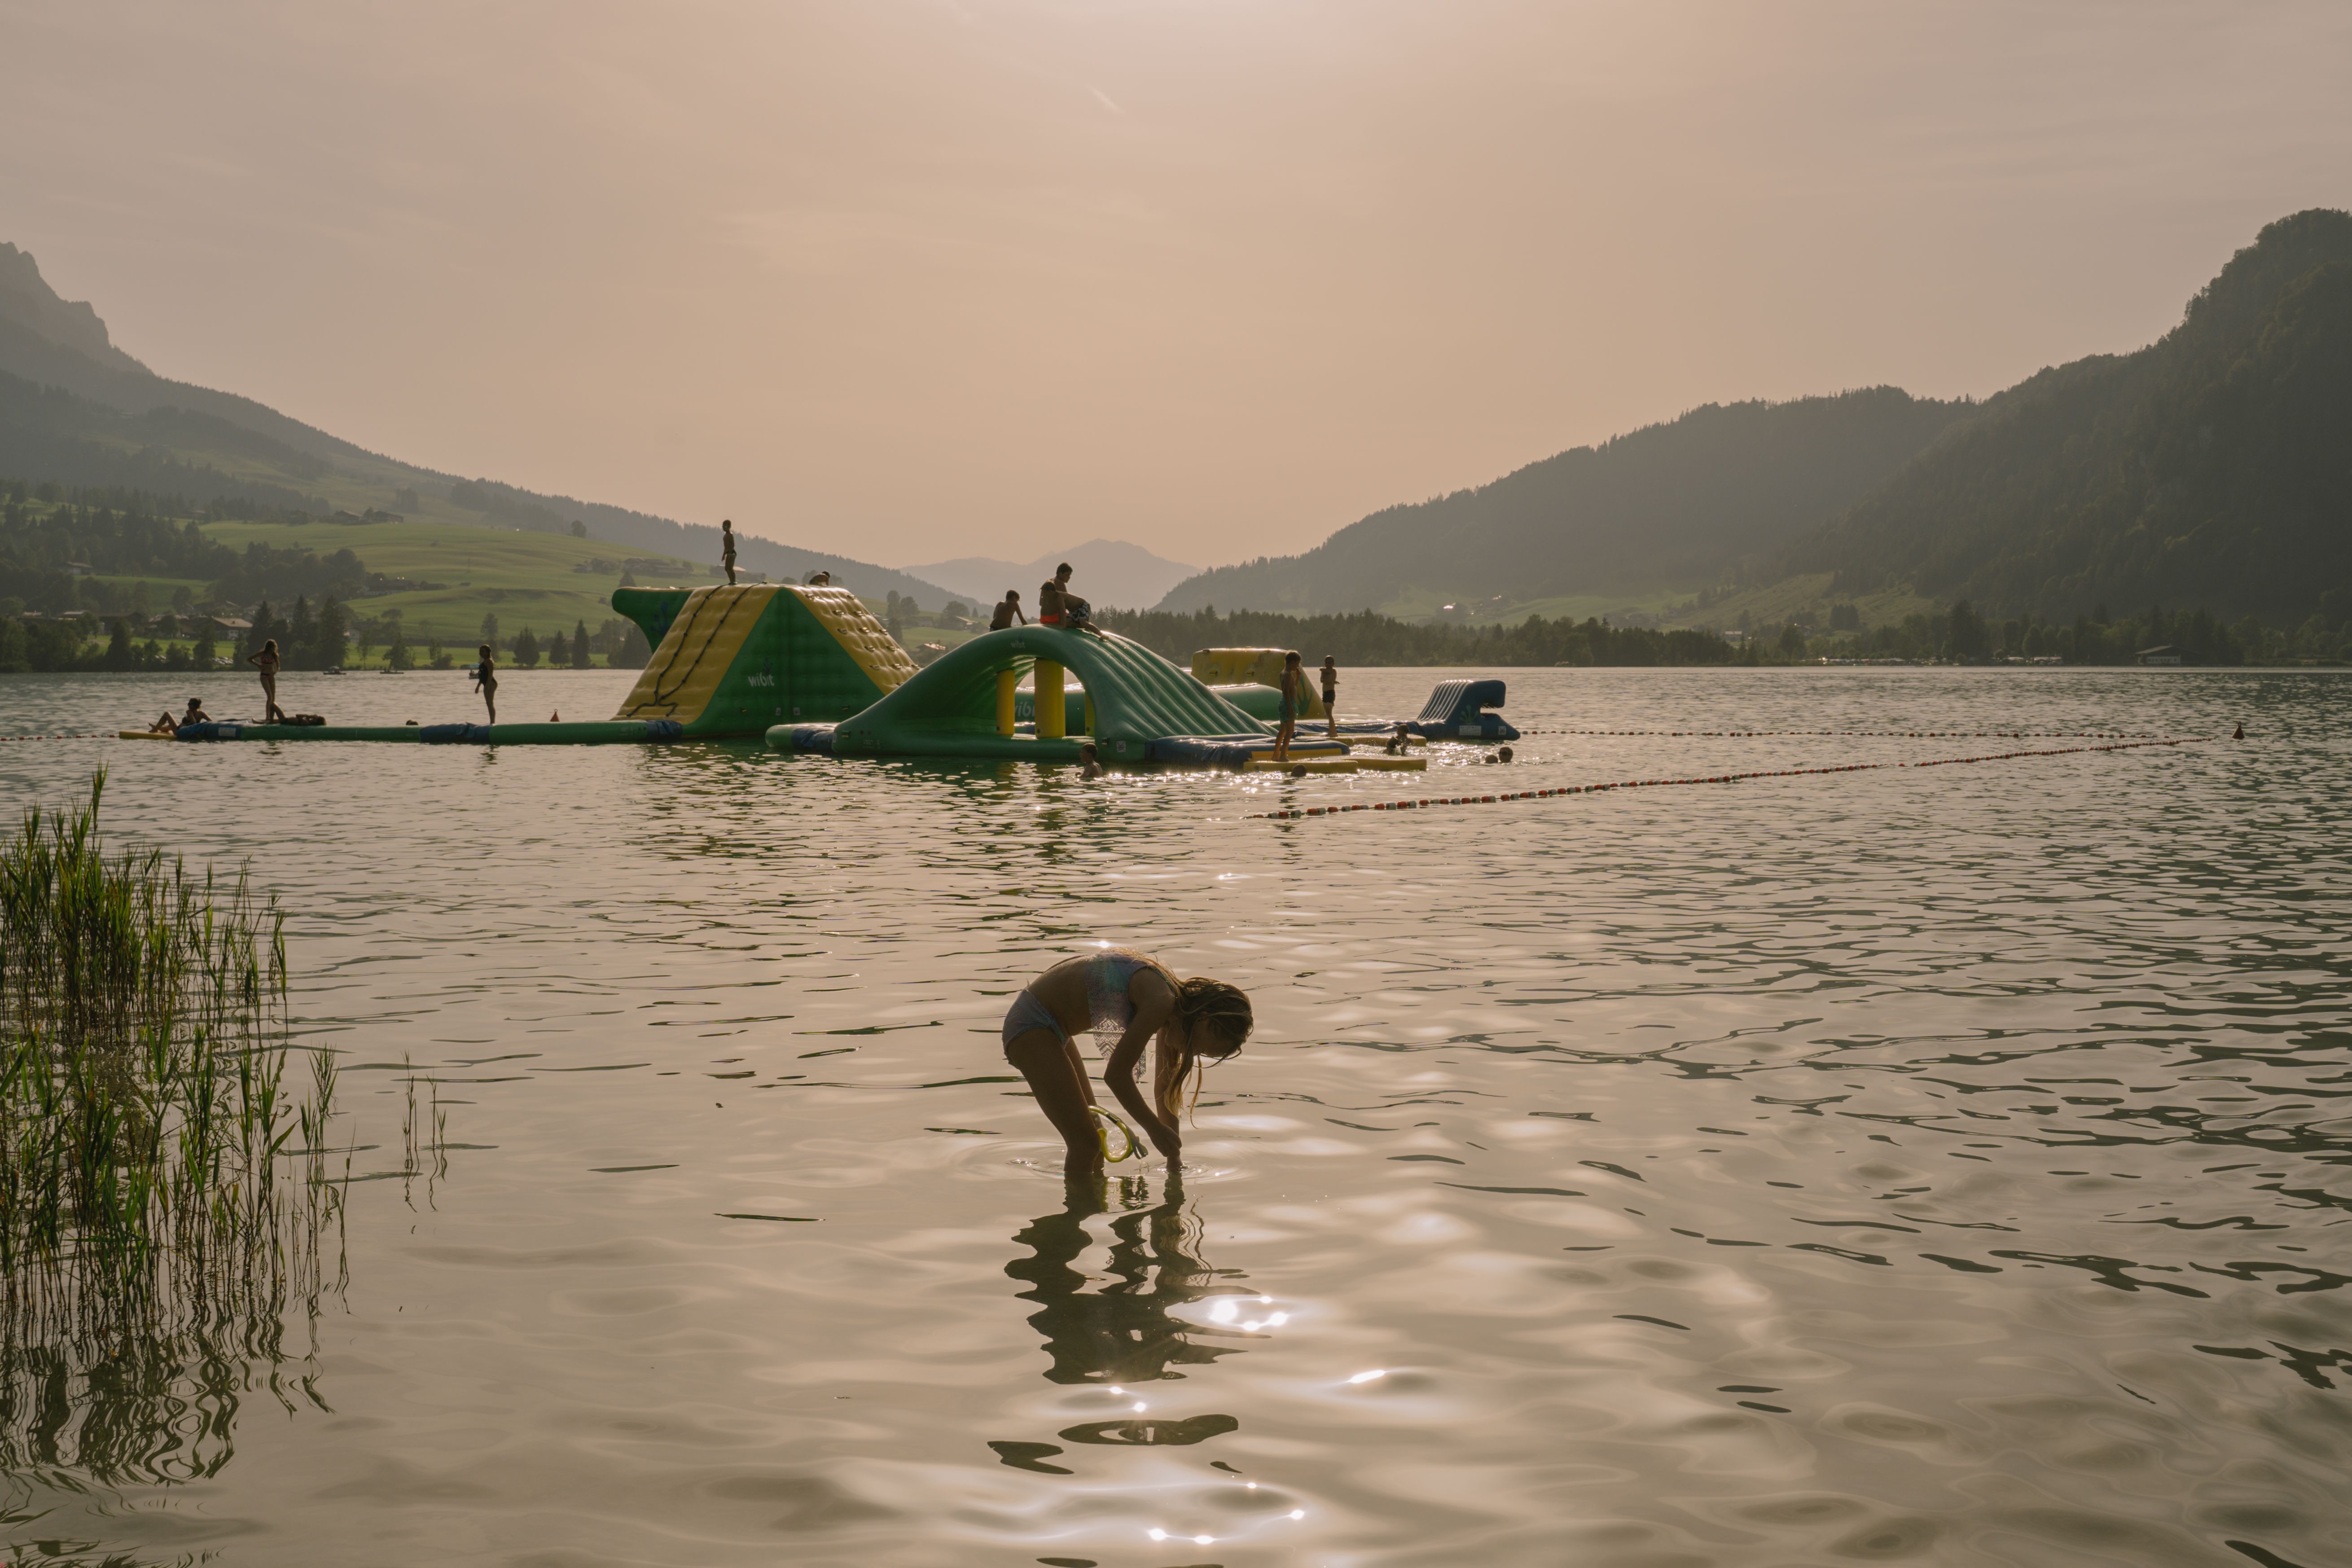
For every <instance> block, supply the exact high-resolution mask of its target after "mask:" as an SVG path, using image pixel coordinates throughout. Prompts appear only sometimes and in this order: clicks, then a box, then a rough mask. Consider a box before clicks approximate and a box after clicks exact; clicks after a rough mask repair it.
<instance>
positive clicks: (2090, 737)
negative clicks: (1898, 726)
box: [1519, 730, 2160, 741]
mask: <svg viewBox="0 0 2352 1568" xmlns="http://www.w3.org/2000/svg"><path fill="white" fill-rule="evenodd" d="M1519 733H1520V734H1522V735H1672V736H1676V737H1680V738H1686V739H1687V738H1696V737H1705V738H1707V739H1711V740H1722V741H1760V740H1766V739H1769V738H1772V737H1776V736H1784V735H1801V736H1806V737H1809V738H1818V737H1822V736H1835V737H1837V738H1839V739H1843V740H1867V741H2154V740H2158V739H2160V737H2158V736H2157V735H2154V734H2148V733H2144V732H2143V733H2137V734H2136V733H2132V732H2130V731H2107V730H1522V731H1519Z"/></svg>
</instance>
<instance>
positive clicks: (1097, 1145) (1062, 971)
mask: <svg viewBox="0 0 2352 1568" xmlns="http://www.w3.org/2000/svg"><path fill="white" fill-rule="evenodd" d="M1252 1021H1253V1020H1252V1017H1251V1014H1250V1002H1249V998H1248V997H1247V996H1246V995H1244V994H1242V992H1241V991H1240V990H1239V989H1238V988H1237V987H1235V986H1232V985H1228V984H1225V983H1224V982H1223V981H1222V980H1208V979H1203V978H1202V977H1199V976H1197V975H1196V976H1194V977H1193V978H1192V979H1190V980H1179V979H1178V978H1177V977H1176V976H1175V974H1173V973H1171V972H1170V970H1169V969H1168V966H1167V965H1165V964H1163V963H1160V962H1159V961H1158V960H1156V959H1151V958H1147V957H1145V956H1144V955H1143V954H1142V953H1139V952H1136V951H1134V950H1133V949H1132V948H1124V947H1105V948H1103V949H1102V950H1101V951H1100V952H1095V953H1092V954H1088V955H1086V956H1083V957H1078V958H1069V959H1065V960H1063V961H1062V962H1061V963H1057V964H1055V965H1054V967H1052V968H1051V969H1048V970H1047V971H1045V973H1043V974H1040V975H1039V976H1037V978H1036V979H1034V980H1033V981H1031V982H1030V983H1029V984H1028V985H1027V987H1026V988H1025V989H1024V990H1023V991H1022V993H1021V994H1020V995H1018V996H1015V997H1014V998H1013V1008H1012V1011H1010V1012H1008V1013H1007V1014H1005V1016H1004V1059H1005V1060H1006V1061H1008V1062H1011V1063H1012V1064H1013V1066H1014V1067H1016V1068H1020V1069H1021V1076H1022V1077H1023V1078H1024V1079H1028V1081H1029V1088H1030V1089H1031V1091H1032V1092H1034V1094H1035V1095H1036V1097H1037V1108H1038V1109H1039V1110H1043V1111H1044V1112H1045V1119H1046V1120H1047V1121H1051V1122H1052V1123H1053V1124H1054V1131H1056V1132H1059V1133H1060V1134H1061V1135H1062V1144H1063V1147H1064V1149H1065V1150H1066V1152H1067V1156H1068V1157H1067V1159H1066V1162H1065V1163H1064V1165H1063V1170H1064V1172H1065V1173H1066V1174H1069V1175H1073V1176H1098V1175H1100V1174H1102V1169H1103V1161H1104V1151H1103V1144H1104V1142H1105V1141H1106V1139H1105V1135H1104V1134H1102V1133H1099V1132H1097V1126H1098V1125H1102V1123H1101V1121H1099V1119H1100V1118H1101V1116H1102V1115H1103V1113H1102V1112H1101V1111H1100V1110H1098V1108H1097V1106H1096V1104H1095V1093H1094V1085H1093V1084H1092V1083H1091V1082H1090V1081H1089V1080H1088V1079H1087V1068H1086V1063H1085V1061H1084V1060H1083V1059H1082V1058H1080V1057H1079V1055H1078V1047H1077V1046H1076V1044H1075V1043H1074V1042H1073V1040H1072V1037H1073V1036H1076V1035H1081V1034H1084V1033H1086V1032H1087V1030H1089V1029H1106V1030H1107V1029H1113V1028H1115V1029H1117V1030H1118V1031H1119V1035H1118V1044H1116V1045H1114V1046H1113V1047H1111V1050H1110V1056H1109V1058H1108V1064H1107V1065H1106V1066H1105V1068H1104V1069H1103V1079H1104V1081H1105V1082H1107V1083H1108V1084H1109V1085H1110V1091H1111V1093H1112V1094H1113V1095H1114V1096H1116V1097H1117V1098H1118V1102H1119V1104H1120V1105H1121V1106H1122V1107H1124V1108H1125V1109H1126V1110H1127V1113H1128V1115H1129V1116H1130V1117H1132V1118H1133V1119H1134V1121H1135V1124H1136V1126H1137V1127H1138V1129H1139V1130H1140V1131H1142V1132H1143V1134H1144V1136H1145V1137H1147V1138H1149V1139H1150V1141H1151V1146H1152V1147H1153V1148H1155V1149H1157V1150H1159V1151H1160V1153H1161V1154H1162V1155H1163V1156H1165V1157H1166V1158H1167V1160H1168V1163H1170V1164H1171V1165H1174V1164H1175V1163H1177V1161H1178V1158H1179V1156H1180V1155H1181V1152H1182V1140H1181V1135H1180V1134H1179V1132H1178V1131H1177V1125H1176V1123H1177V1118H1178V1116H1179V1115H1180V1114H1181V1112H1182V1110H1183V1109H1184V1103H1185V1095H1184V1082H1185V1079H1188V1078H1189V1079H1192V1082H1193V1087H1192V1098H1193V1099H1195V1100H1198V1099H1199V1098H1200V1092H1201V1090H1200V1074H1201V1073H1202V1071H1204V1070H1205V1069H1206V1066H1207V1064H1208V1063H1209V1062H1212V1061H1223V1060H1224V1059H1225V1058H1228V1057H1231V1056H1233V1055H1234V1053H1236V1052H1237V1051H1239V1050H1240V1049H1241V1048H1242V1042H1243V1041H1244V1040H1246V1039H1248V1038H1249V1032H1250V1025H1251V1023H1252ZM1146 1045H1151V1046H1153V1047H1154V1049H1153V1052H1152V1065H1151V1094H1150V1099H1149V1100H1146V1099H1145V1097H1144V1095H1143V1093H1142V1091H1141V1090H1139V1089H1138V1088H1137V1087H1136V1082H1135V1074H1136V1068H1138V1067H1139V1066H1140V1065H1141V1063H1142V1060H1143V1047H1145V1046H1146Z"/></svg>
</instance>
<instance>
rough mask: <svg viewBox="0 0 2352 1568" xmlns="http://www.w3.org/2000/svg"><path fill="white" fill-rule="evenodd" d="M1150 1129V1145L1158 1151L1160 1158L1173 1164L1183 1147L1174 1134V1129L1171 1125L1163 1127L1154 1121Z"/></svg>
mask: <svg viewBox="0 0 2352 1568" xmlns="http://www.w3.org/2000/svg"><path fill="white" fill-rule="evenodd" d="M1150 1133H1151V1146H1152V1147H1153V1148H1154V1149H1157V1150H1159V1151H1160V1158H1162V1159H1164V1160H1166V1161H1167V1162H1168V1163H1170V1164H1171V1165H1173V1164H1175V1163H1177V1160H1178V1157H1179V1156H1180V1155H1181V1154H1182V1152H1183V1147H1184V1145H1183V1141H1182V1140H1181V1139H1180V1138H1178V1137H1177V1136H1176V1130H1175V1129H1174V1128H1172V1127H1163V1126H1161V1125H1160V1123H1159V1122H1157V1121H1155V1122H1153V1123H1152V1124H1151V1126H1150Z"/></svg>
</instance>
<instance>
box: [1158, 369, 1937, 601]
mask: <svg viewBox="0 0 2352 1568" xmlns="http://www.w3.org/2000/svg"><path fill="white" fill-rule="evenodd" d="M1969 412H1970V405H1968V404H1965V403H1938V402H1935V401H1932V400H1927V399H1922V398H1915V397H1913V396H1911V395H1909V394H1907V393H1906V392H1904V391H1903V390H1902V389H1900V388H1899V387H1892V386H1880V387H1872V388H1869V389H1867V390H1864V391H1859V392H1848V393H1843V394H1841V395H1837V396H1834V397H1806V398H1799V399H1796V400H1795V401H1792V402H1788V403H1760V402H1759V403H1736V404H1731V405H1717V404H1708V405H1706V406H1705V407H1701V408H1695V409H1693V410H1691V411H1690V412H1689V413H1687V414H1685V415H1684V416H1682V417H1681V418H1679V419H1675V420H1673V421H1671V422H1670V423H1667V424H1664V425H1653V426H1648V427H1646V428H1643V429H1640V430H1636V431H1633V433H1632V434H1630V435H1625V436H1620V437H1615V438H1614V439H1612V440H1609V441H1605V442H1603V443H1601V445H1600V446H1598V447H1577V448H1575V449H1574V450H1572V451H1567V452H1562V453H1559V455H1557V456H1555V457H1551V458H1545V459H1544V460H1543V461H1541V462H1538V463H1530V464H1529V465H1528V466H1527V467H1526V468H1520V469H1518V470H1517V471H1516V472H1514V473H1512V474H1509V475H1507V476H1506V477H1505V478H1503V479H1496V481H1495V482H1493V483H1492V484H1488V485H1484V486H1481V487H1479V488H1478V489H1468V490H1457V491H1455V492H1454V494H1452V495H1448V496H1442V497H1439V498H1437V499H1435V500H1426V501H1421V502H1418V503H1416V504H1413V505H1410V506H1392V507H1390V508H1388V509H1386V510H1382V511H1377V512H1374V513H1373V514H1372V515H1371V516H1370V517H1367V518H1365V519H1363V520H1362V521H1360V522H1356V523H1352V524H1350V525H1349V526H1348V527H1346V528H1343V529H1341V530H1340V531H1339V532H1337V533H1335V534H1333V535H1332V536H1331V537H1330V538H1329V539H1328V540H1326V541H1325V542H1323V543H1322V544H1320V545H1318V546H1317V547H1316V548H1315V549H1313V550H1310V551H1308V552H1306V553H1305V554H1303V555H1292V556H1283V557H1278V558H1273V559H1260V560H1257V561H1253V562H1249V563H1244V564H1242V565H1238V566H1228V567H1222V568H1220V569H1218V570H1216V571H1213V572H1205V573H1202V574H1201V575H1200V576H1198V577H1194V578H1192V579H1191V580H1190V581H1188V582H1185V583H1183V584H1179V585H1178V586H1177V587H1176V588H1175V589H1174V590H1172V591H1171V593H1170V594H1169V595H1168V596H1167V597H1166V598H1165V599H1163V600H1161V601H1160V607H1161V608H1163V609H1169V610H1195V609H1198V608H1200V607H1201V606H1202V605H1216V606H1217V607H1219V608H1220V609H1236V608H1249V609H1266V610H1277V609H1278V610H1300V611H1344V610H1350V609H1364V608H1368V607H1375V608H1389V607H1397V608H1412V607H1427V606H1426V605H1416V604H1415V601H1417V600H1430V601H1433V600H1436V599H1472V600H1480V599H1486V598H1489V597H1491V596H1494V595H1502V596H1503V597H1505V598H1506V599H1507V600H1509V601H1511V602H1514V603H1520V604H1525V603H1528V602H1531V601H1534V600H1538V599H1543V598H1547V597H1552V596H1556V595H1591V594H1628V595H1631V594H1636V593H1641V592H1644V591H1650V590H1654V589H1659V588H1667V589H1676V590H1686V589H1691V588H1696V587H1699V586H1702V585H1705V584H1708V583H1711V582H1713V581H1715V580H1716V579H1717V578H1718V577H1719V576H1721V575H1722V574H1724V573H1725V572H1726V571H1727V570H1729V569H1731V568H1733V567H1734V566H1736V565H1737V564H1738V563H1740V562H1742V561H1743V560H1745V561H1750V562H1754V561H1759V560H1763V559H1766V558H1769V556H1771V555H1772V554H1773V553H1775V552H1778V551H1779V550H1780V549H1781V548H1783V547H1785V546H1786V544H1787V543H1788V542H1790V540H1791V539H1792V538H1794V537H1796V536H1797V535H1798V534H1800V533H1801V532H1802V531H1805V530H1807V529H1810V528H1812V527H1816V526H1818V525H1820V524H1821V523H1822V522H1825V521H1828V520H1829V519H1831V518H1832V517H1834V516H1836V515H1837V514H1838V513H1839V512H1841V511H1843V510H1845V509H1846V508H1847V507H1849V506H1851V505H1853V502H1854V501H1856V500H1860V499H1861V498H1862V497H1863V496H1864V495H1865V494H1866V493H1868V492H1869V491H1870V490H1872V489H1874V488H1876V487H1877V486H1878V485H1880V484H1881V483H1883V482H1885V479H1887V478H1888V477H1889V476H1891V475H1892V474H1894V473H1895V470H1896V469H1897V468H1900V467H1901V466H1902V465H1903V464H1904V462H1905V461H1906V460H1907V459H1908V458H1911V457H1912V456H1913V455H1914V454H1916V453H1917V452H1918V451H1920V450H1921V449H1922V448H1923V447H1926V446H1927V444H1928V443H1929V442H1931V441H1933V440H1934V439H1935V438H1936V437H1937V436H1939V435H1941V434H1942V433H1943V432H1944V431H1945V430H1946V429H1947V428H1948V427H1949V426H1951V425H1952V424H1953V423H1954V422H1956V421H1958V420H1959V419H1961V418H1964V417H1965V416H1967V415H1968V414H1969Z"/></svg>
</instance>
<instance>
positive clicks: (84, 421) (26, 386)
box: [0, 244, 955, 605]
mask: <svg viewBox="0 0 2352 1568" xmlns="http://www.w3.org/2000/svg"><path fill="white" fill-rule="evenodd" d="M0 476H9V477H14V478H18V479H26V480H30V481H33V482H36V483H37V482H39V481H42V480H53V481H56V482H57V483H59V484H62V485H66V486H69V487H85V488H87V487H106V488H111V489H137V490H143V491H147V492H149V493H151V494H153V495H157V496H164V497H171V496H176V497H179V498H181V505H180V508H179V510H189V511H193V510H205V509H210V508H211V503H213V502H214V501H215V500H227V501H230V502H233V503H241V504H242V505H244V506H245V507H247V508H257V509H290V510H298V511H308V512H310V513H312V514H314V515H318V516H321V517H323V516H327V515H329V514H331V513H333V512H335V511H337V510H346V511H351V512H353V513H359V514H364V513H366V512H368V511H371V510H375V511H389V512H396V513H399V514H400V515H401V516H403V517H404V518H406V519H407V520H409V521H424V522H437V523H447V524H452V525H456V526H460V527H474V528H487V529H497V530H508V531H513V530H520V531H525V532H531V533H545V534H552V535H565V534H569V533H570V532H571V531H572V527H573V525H574V524H575V523H576V524H581V525H583V526H584V527H585V528H586V530H587V531H588V533H589V535H590V537H591V538H592V539H594V540H597V541H599V542H603V543H604V545H605V547H606V548H605V550H604V554H606V555H608V556H610V555H613V554H614V553H615V552H616V551H618V552H630V553H636V554H644V555H662V556H667V557H676V558H682V559H685V560H689V561H696V562H700V563H703V567H702V569H703V571H705V572H706V573H708V572H713V571H716V570H717V567H718V562H719V530H718V528H717V527H716V526H715V525H704V524H688V523H679V522H675V521H671V520H670V519H668V518H664V517H655V516H652V515H650V514H648V513H646V512H641V511H633V510H629V509H627V508H625V507H616V506H607V505H604V504H602V503H599V502H593V501H583V500H575V499H574V498H572V497H570V496H562V495H541V494H537V493H534V492H532V491H530V490H525V489H519V488H517V487H515V486H511V485H505V484H500V483H498V482H496V481H494V480H490V479H462V478H459V477H457V476H456V475H451V474H444V473H438V472H436V471H435V470H433V469H430V468H419V467H417V466H415V465H414V464H410V463H404V462H400V461H398V460H396V459H394V458H388V457H385V456H383V455H382V454H381V453H376V452H371V451H368V450H367V449H366V448H364V447H359V446H355V445H353V444H352V442H349V441H345V440H342V439H341V438H340V437H334V436H331V435H329V434H327V433H326V432H325V431H323V430H319V429H315V428H313V427H312V426H308V425H305V424H303V423H301V422H300V421H299V420H297V419H291V418H289V417H287V416H285V415H283V414H280V413H278V411H277V410H276V409H273V408H269V407H267V406H265V405H261V404H259V403H256V402H254V401H253V400H252V399H251V398H248V397H240V396H237V395H235V394H233V393H226V392H217V391H215V390H214V389H212V388H210V387H204V386H195V385H192V384H188V383H186V382H178V381H170V380H166V379H165V378H163V377H162V376H158V375H156V374H153V373H152V372H151V371H149V370H148V369H147V367H146V366H145V365H143V364H142V363H139V362H138V361H137V360H135V359H133V358H131V356H130V355H129V354H127V353H123V352H122V351H121V349H119V348H117V347H115V346H114V344H113V343H112V342H111V341H110V339H109V337H108V335H107V331H106V324H105V322H104V321H102V320H100V317H99V316H98V314H97V312H96V311H95V310H92V309H91V308H90V307H89V305H87V304H81V303H68V302H67V301H65V300H60V299H59V298H58V295H57V294H56V292H55V291H54V290H53V289H50V288H49V286H48V284H47V282H46V281H44V280H43V279H42V278H41V275H40V271H39V268H37V266H35V264H34V260H33V258H32V257H31V256H30V255H28V254H26V252H24V251H21V250H18V249H17V248H16V247H15V246H13V245H7V244H0ZM760 507H761V498H759V497H747V498H746V500H745V505H744V509H743V510H742V511H740V512H739V513H737V516H736V521H737V522H738V525H739V528H738V531H739V533H740V534H741V542H740V550H739V554H738V564H739V565H740V567H741V569H742V570H744V571H746V572H765V573H768V574H772V575H773V576H774V577H775V578H777V579H778V580H779V581H783V580H790V581H793V582H798V581H802V580H803V579H804V578H805V577H806V576H807V575H808V574H810V573H812V572H817V571H824V572H830V573H832V574H833V576H834V581H835V583H837V584H843V585H845V586H849V587H854V588H855V589H856V590H857V592H858V593H860V594H862V595H867V596H869V597H873V598H882V597H884V596H885V595H889V594H893V593H896V594H902V595H910V596H912V597H914V598H916V599H917V600H918V601H919V602H920V603H923V604H927V605H939V604H941V603H943V602H945V601H946V600H947V599H949V598H951V597H954V596H955V595H951V594H950V593H949V592H948V591H947V590H945V589H942V588H940V587H938V586H936V585H935V584H929V583H927V582H924V581H922V580H921V579H919V578H917V577H912V576H909V575H908V574H906V573H903V572H896V571H892V570H891V569H889V568H887V567H884V566H877V565H874V564H872V563H868V562H862V561H856V560H852V559H850V558H849V557H847V556H843V555H837V554H834V553H831V552H826V551H822V550H809V549H803V548H800V547H798V546H794V545H789V544H783V543H780V542H776V541H773V540H770V539H763V538H760V537H757V536H756V535H755V534H752V533H743V532H742V530H743V529H744V528H757V527H759V526H760V524H759V523H758V521H757V511H758V509H759V508H760Z"/></svg>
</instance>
